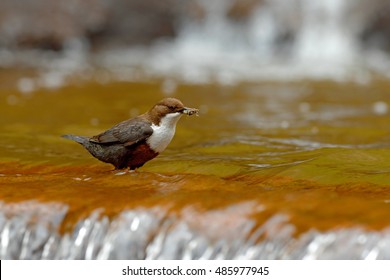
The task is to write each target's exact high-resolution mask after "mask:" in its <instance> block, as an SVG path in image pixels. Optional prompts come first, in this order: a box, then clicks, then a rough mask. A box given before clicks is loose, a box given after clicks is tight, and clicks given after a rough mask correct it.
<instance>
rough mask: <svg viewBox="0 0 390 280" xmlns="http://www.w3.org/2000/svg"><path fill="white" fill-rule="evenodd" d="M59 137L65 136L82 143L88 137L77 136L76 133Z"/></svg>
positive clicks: (86, 140) (85, 141)
mask: <svg viewBox="0 0 390 280" xmlns="http://www.w3.org/2000/svg"><path fill="white" fill-rule="evenodd" d="M61 137H63V138H66V139H70V140H73V141H76V142H77V143H80V144H82V145H84V144H85V143H87V142H88V141H89V140H88V137H85V136H77V135H72V134H66V135H62V136H61Z"/></svg>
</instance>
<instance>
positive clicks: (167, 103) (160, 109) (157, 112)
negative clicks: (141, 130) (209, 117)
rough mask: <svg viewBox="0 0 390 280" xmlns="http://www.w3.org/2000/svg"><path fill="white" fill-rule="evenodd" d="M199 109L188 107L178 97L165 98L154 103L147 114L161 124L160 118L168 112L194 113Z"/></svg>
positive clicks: (154, 121)
mask: <svg viewBox="0 0 390 280" xmlns="http://www.w3.org/2000/svg"><path fill="white" fill-rule="evenodd" d="M198 111H199V110H198V109H193V108H187V107H185V106H184V105H183V103H182V102H181V101H180V100H179V99H176V98H172V97H169V98H164V99H162V100H160V101H159V102H158V103H157V104H156V105H154V106H153V107H152V108H151V109H150V110H149V111H148V112H147V113H146V115H147V116H148V118H149V119H150V120H151V121H152V122H153V123H154V124H159V123H160V120H161V119H162V118H163V117H164V116H166V115H168V114H175V113H179V114H187V115H193V114H195V113H196V114H197V113H198Z"/></svg>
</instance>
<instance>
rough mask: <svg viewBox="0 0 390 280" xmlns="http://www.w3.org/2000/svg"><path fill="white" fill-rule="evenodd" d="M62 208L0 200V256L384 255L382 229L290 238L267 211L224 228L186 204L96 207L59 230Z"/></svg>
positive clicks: (389, 246) (388, 237)
mask: <svg viewBox="0 0 390 280" xmlns="http://www.w3.org/2000/svg"><path fill="white" fill-rule="evenodd" d="M237 207H239V208H237ZM252 207H254V203H252V202H246V203H242V204H240V205H235V206H231V207H229V208H226V209H219V210H215V211H212V213H208V214H207V213H206V216H207V215H209V218H211V217H213V218H215V215H217V216H219V218H221V217H224V216H225V217H224V218H223V219H226V220H228V219H229V218H230V215H231V213H233V212H234V211H236V210H237V209H247V210H248V211H249V209H250V208H252ZM66 209H67V206H66V205H61V204H56V203H45V204H44V203H38V202H23V203H14V204H5V203H2V204H1V205H0V210H1V215H0V238H1V239H0V244H1V251H0V258H1V259H390V254H389V252H390V232H389V230H383V231H379V232H372V231H366V230H363V229H359V228H347V229H340V230H331V231H328V232H318V231H316V230H310V231H308V232H306V233H304V234H301V235H300V236H299V237H294V236H293V233H294V231H295V228H294V226H293V225H291V224H290V223H289V219H288V216H286V215H283V214H275V215H274V216H272V217H271V218H269V219H268V220H267V221H265V222H264V223H263V224H262V225H260V226H256V225H255V223H254V221H253V220H251V218H250V217H248V216H246V215H243V216H242V217H241V218H240V222H239V223H238V224H237V225H236V226H235V227H227V228H226V227H225V226H224V224H223V223H218V219H217V220H216V221H217V222H216V223H215V224H214V228H212V230H211V231H207V230H199V228H196V227H195V226H194V225H193V224H191V222H190V221H189V220H188V219H186V218H185V217H184V216H185V215H194V214H195V215H197V214H196V212H194V210H193V209H192V210H191V209H187V210H186V211H187V214H184V216H182V217H179V216H170V215H167V212H166V211H161V210H162V209H157V208H156V209H135V210H125V211H123V212H122V213H120V214H119V215H118V216H117V217H116V218H114V219H112V220H110V219H109V218H108V217H106V216H105V215H103V214H102V211H101V210H96V211H94V212H93V213H92V214H91V215H90V216H89V217H87V218H85V219H83V220H80V221H79V222H78V224H77V225H76V227H75V229H74V230H73V231H72V232H71V233H66V234H64V235H60V234H59V232H58V226H59V223H60V222H61V221H62V219H63V218H64V215H65V213H66ZM188 211H189V212H188ZM256 211H262V208H261V207H260V208H259V209H257V210H256ZM244 212H245V211H244ZM210 215H211V216H210ZM199 217H200V215H199ZM223 219H222V220H223ZM206 221H207V218H206ZM207 225H209V226H211V224H209V223H207ZM216 225H217V226H220V227H221V228H219V229H218V228H217V232H219V236H218V237H217V236H216V235H215V232H216V231H215V229H216V228H215V227H216ZM211 232H214V233H211ZM221 232H224V233H226V234H221ZM212 235H214V236H212Z"/></svg>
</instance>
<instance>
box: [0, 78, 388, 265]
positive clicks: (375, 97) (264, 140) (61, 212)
mask: <svg viewBox="0 0 390 280" xmlns="http://www.w3.org/2000/svg"><path fill="white" fill-rule="evenodd" d="M1 75H2V76H1V78H2V81H3V83H2V85H0V112H1V118H0V127H1V130H0V186H1V188H0V199H1V201H2V202H1V204H0V231H1V235H0V239H1V248H0V256H1V258H27V259H31V258H49V259H51V258H68V259H69V258H70V259H78V258H87V259H96V258H102V259H106V258H111V259H112V258H114V259H115V258H116V259H117V258H119V259H121V258H132V259H143V258H162V259H164V258H165V259H167V258H168V259H172V258H195V259H197V258H205V259H208V258H211V259H215V258H268V259H273V258H293V259H301V258H309V259H310V258H359V259H361V258H368V259H369V258H371V259H374V258H390V255H389V250H390V237H389V231H388V229H389V213H390V189H389V183H390V149H389V148H390V147H389V146H390V145H389V143H390V136H389V123H390V117H389V112H388V106H389V103H388V93H389V90H390V83H389V82H388V81H381V80H377V81H373V82H372V83H370V84H353V83H336V82H294V83H283V82H275V83H274V82H261V83H257V84H256V83H252V84H240V85H236V86H214V85H184V84H179V83H176V82H175V81H173V80H165V81H160V80H157V81H152V82H149V83H129V82H126V83H120V82H109V83H102V82H101V80H99V78H97V79H96V80H97V81H95V80H94V79H91V81H90V82H85V81H84V82H83V83H77V82H74V83H72V84H71V85H69V86H66V87H63V88H61V89H52V90H50V89H39V87H38V88H34V89H33V90H30V89H29V88H27V89H28V90H26V83H24V84H25V86H24V87H23V81H22V83H21V85H22V86H21V87H20V86H19V90H16V89H15V87H14V86H13V85H14V84H15V83H17V82H16V79H15V77H14V76H13V75H10V74H9V73H7V75H5V74H4V73H2V74H1ZM24 82H26V81H24ZM19 85H20V80H19ZM167 95H170V96H175V97H177V98H179V99H181V100H182V101H183V102H184V103H185V104H186V105H187V106H190V107H196V108H199V109H200V116H199V117H193V116H192V117H183V118H182V119H181V120H180V122H179V124H178V126H177V132H176V135H175V138H174V140H173V141H172V143H171V144H170V145H169V146H168V148H167V150H166V151H165V152H164V153H162V154H161V155H160V156H159V157H157V158H156V159H154V160H152V161H150V162H148V163H147V164H146V165H145V166H144V167H143V168H141V169H139V170H138V171H136V172H131V173H120V172H113V171H112V167H111V166H110V165H107V164H104V163H101V162H99V161H97V160H96V159H94V158H92V157H91V156H90V155H89V154H88V153H87V152H86V151H85V150H84V149H83V148H82V147H81V146H80V145H78V144H76V143H73V142H71V141H69V140H66V139H63V138H61V137H60V136H61V135H62V134H69V133H72V134H80V135H95V134H98V133H99V132H101V131H103V130H105V129H107V128H109V127H111V126H112V125H113V124H115V123H117V122H119V121H122V120H124V119H127V118H129V117H132V116H135V115H138V114H140V113H143V112H144V111H146V110H148V109H149V107H150V106H151V105H153V104H154V103H155V102H156V101H158V100H159V99H161V98H162V97H164V96H167ZM340 246H341V247H340ZM340 248H343V250H341V249H340Z"/></svg>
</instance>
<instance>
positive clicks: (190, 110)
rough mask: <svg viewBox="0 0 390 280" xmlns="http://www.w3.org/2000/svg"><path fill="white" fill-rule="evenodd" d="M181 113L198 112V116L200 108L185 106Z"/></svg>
mask: <svg viewBox="0 0 390 280" xmlns="http://www.w3.org/2000/svg"><path fill="white" fill-rule="evenodd" d="M181 113H182V114H186V115H188V116H192V115H193V114H196V115H197V116H198V114H199V109H195V108H187V107H184V109H183V111H181Z"/></svg>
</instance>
